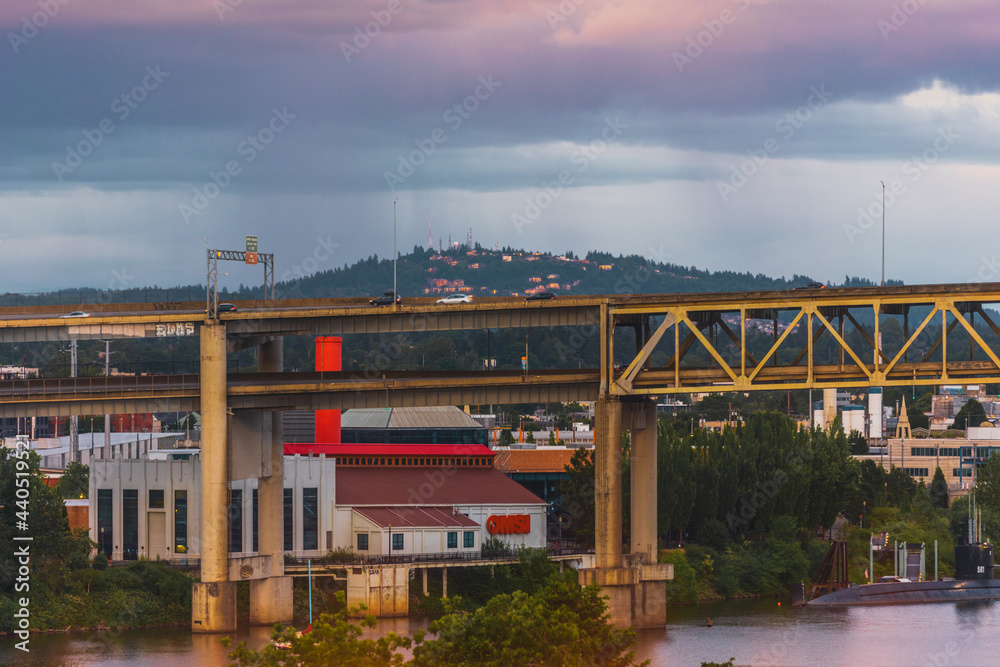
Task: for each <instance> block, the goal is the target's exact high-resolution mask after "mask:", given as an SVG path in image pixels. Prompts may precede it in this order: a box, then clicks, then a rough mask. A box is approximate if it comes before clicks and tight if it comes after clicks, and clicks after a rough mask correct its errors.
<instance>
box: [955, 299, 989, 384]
mask: <svg viewBox="0 0 1000 667" xmlns="http://www.w3.org/2000/svg"><path fill="white" fill-rule="evenodd" d="M951 313H952V315H954V316H955V318H956V319H957V320H958V321H959V322H960V323H961V324H962V326H963V327H964V328H965V330H966V331H968V332H969V337H970V339H971V340H973V341H975V342H976V343H978V344H979V346H980V347H981V348H983V352H985V353H986V356H988V357H989V358H990V361H992V362H993V365H995V366H996V367H997V370H1000V359H998V358H997V355H996V354H994V353H993V350H991V349H990V347H989V345H987V344H986V341H984V340H983V339H982V337H980V335H979V334H978V333H977V332H976V328H975V327H973V326H972V325H971V324H969V323H968V322H966V321H965V317H964V316H963V315H962V314H961V313H959V312H958V311H957V310H955V306H954V305H952V307H951ZM970 356H971V355H970Z"/></svg>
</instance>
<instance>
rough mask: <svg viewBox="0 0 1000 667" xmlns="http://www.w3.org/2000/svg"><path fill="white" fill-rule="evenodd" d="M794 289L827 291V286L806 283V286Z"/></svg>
mask: <svg viewBox="0 0 1000 667" xmlns="http://www.w3.org/2000/svg"><path fill="white" fill-rule="evenodd" d="M792 289H793V290H795V289H826V285H824V284H823V283H817V282H811V283H806V284H805V285H799V286H798V287H793V288H792Z"/></svg>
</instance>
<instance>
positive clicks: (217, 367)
mask: <svg viewBox="0 0 1000 667" xmlns="http://www.w3.org/2000/svg"><path fill="white" fill-rule="evenodd" d="M228 449H229V433H228V415H227V410H226V327H225V325H223V324H218V323H215V324H209V323H206V324H205V325H204V326H202V327H201V455H200V458H201V581H200V582H197V583H195V584H194V585H193V589H192V601H191V630H192V632H234V631H235V630H236V582H233V581H229V544H228V542H229V513H228V511H227V510H228V508H229V452H228Z"/></svg>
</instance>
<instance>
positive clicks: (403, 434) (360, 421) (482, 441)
mask: <svg viewBox="0 0 1000 667" xmlns="http://www.w3.org/2000/svg"><path fill="white" fill-rule="evenodd" d="M341 440H342V442H345V443H348V442H351V443H387V444H388V443H410V444H412V443H418V444H436V445H471V444H479V445H487V444H488V443H489V433H488V430H487V429H486V428H485V427H484V426H483V425H482V424H480V423H479V422H477V421H476V420H475V419H473V418H472V417H470V416H469V415H467V414H466V413H465V412H463V411H462V410H459V409H458V408H456V407H455V406H440V407H427V408H386V409H382V408H374V409H358V408H355V409H353V410H347V411H345V412H344V414H343V417H342V422H341Z"/></svg>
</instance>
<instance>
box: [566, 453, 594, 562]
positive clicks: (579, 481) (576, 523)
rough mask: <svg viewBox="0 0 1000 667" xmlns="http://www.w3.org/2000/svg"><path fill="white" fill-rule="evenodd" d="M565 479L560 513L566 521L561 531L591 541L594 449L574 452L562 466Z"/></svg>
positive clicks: (587, 541) (592, 536)
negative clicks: (566, 518)
mask: <svg viewBox="0 0 1000 667" xmlns="http://www.w3.org/2000/svg"><path fill="white" fill-rule="evenodd" d="M566 474H567V475H568V476H569V478H568V479H566V480H564V481H563V483H562V487H561V488H562V511H563V512H564V513H565V514H566V515H568V518H569V521H568V522H567V523H565V524H564V525H563V528H564V530H568V531H572V533H573V534H574V535H576V538H577V540H579V541H581V542H583V543H586V544H591V543H593V541H594V502H595V501H594V450H592V449H583V448H581V449H578V450H576V451H575V452H574V453H573V457H572V458H571V459H570V461H569V465H568V466H566Z"/></svg>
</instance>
